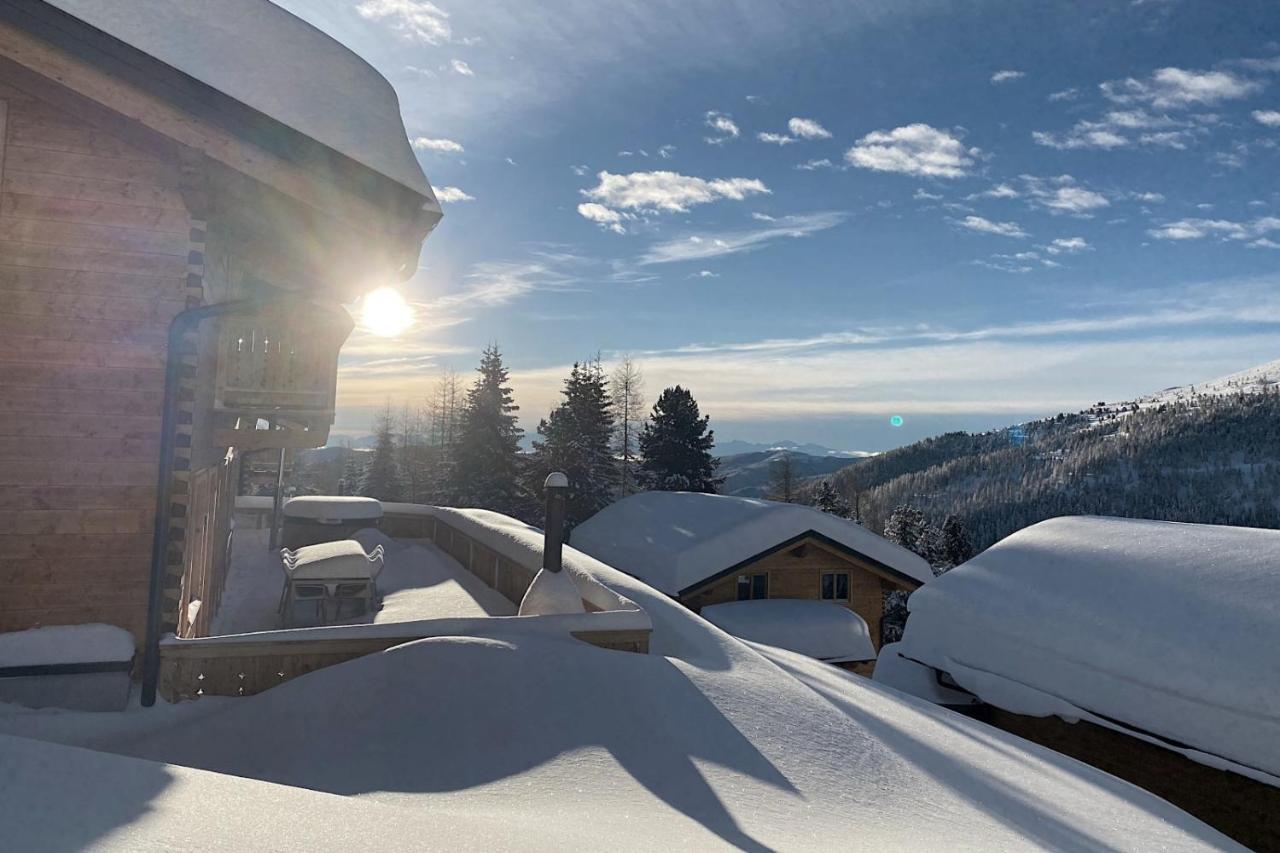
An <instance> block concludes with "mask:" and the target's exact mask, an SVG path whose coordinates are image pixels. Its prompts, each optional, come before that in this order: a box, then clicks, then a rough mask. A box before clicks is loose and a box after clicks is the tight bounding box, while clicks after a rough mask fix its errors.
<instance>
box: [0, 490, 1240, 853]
mask: <svg viewBox="0 0 1280 853" xmlns="http://www.w3.org/2000/svg"><path fill="white" fill-rule="evenodd" d="M388 511H391V510H390V508H388ZM442 512H447V513H448V517H449V519H450V523H453V524H460V523H462V522H464V521H465V522H466V523H467V524H468V525H470V526H474V527H475V528H477V529H478V530H479V529H481V528H483V529H485V530H492V531H493V532H494V535H493V536H491V537H488V539H489V541H492V542H494V543H495V544H497V545H499V546H501V547H504V548H506V549H508V550H509V551H510V552H512V553H517V552H519V551H521V550H523V549H525V548H527V547H530V546H531V545H532V543H533V542H535V541H536V537H534V536H532V535H530V534H529V528H527V527H526V526H523V525H519V523H517V522H510V523H503V522H501V521H500V520H501V518H502V517H501V516H495V514H494V513H484V512H481V511H442ZM480 532H483V531H480ZM468 535H471V533H470V532H468ZM565 556H566V561H565V565H566V570H571V571H574V572H578V571H584V572H588V573H590V575H591V576H592V577H593V579H594V580H595V582H597V583H600V584H602V585H607V586H608V587H609V588H611V590H613V592H614V594H616V595H618V596H620V597H624V598H626V599H628V600H633V601H635V602H636V603H637V604H639V605H640V606H641V607H643V608H644V609H645V611H647V612H648V613H649V614H650V615H651V617H652V620H653V638H652V641H653V645H652V653H651V654H648V655H644V654H627V653H621V652H615V651H607V650H604V649H598V648H595V647H593V646H589V645H586V644H584V643H581V642H578V641H576V640H573V639H570V638H569V637H567V636H563V635H561V636H554V635H551V634H547V633H545V632H537V631H535V630H533V628H532V626H530V625H525V626H523V628H522V626H521V624H520V620H510V619H507V620H504V619H490V620H487V621H486V622H485V623H484V624H485V626H486V627H487V628H488V629H489V630H490V633H481V634H469V635H458V634H452V635H449V636H440V637H433V638H431V639H427V640H422V641H417V642H411V643H407V644H404V645H401V646H397V647H395V648H393V649H390V650H388V651H386V652H383V653H379V654H372V655H367V656H365V657H362V658H359V659H356V660H352V661H348V662H346V663H342V664H337V665H335V666H331V667H328V668H325V669H322V670H319V671H317V672H313V673H310V674H308V675H307V676H306V677H304V678H297V679H294V680H292V681H289V682H287V683H285V684H282V685H280V686H278V687H275V688H272V689H271V690H268V691H266V692H264V693H260V694H258V695H256V696H251V697H247V698H228V699H219V698H217V697H215V698H205V699H201V700H199V701H195V702H184V703H181V704H179V705H174V706H166V705H164V704H163V703H161V704H160V705H157V706H156V707H155V708H151V709H146V710H145V711H135V712H133V713H119V714H103V713H96V714H85V713H65V712H63V713H39V712H21V711H19V712H16V713H10V712H7V709H4V708H0V732H7V733H11V734H17V735H25V736H27V737H38V738H42V739H46V740H55V741H61V742H65V743H71V744H81V745H89V746H93V747H95V748H100V749H107V750H111V751H113V752H123V753H127V754H130V755H132V756H134V757H137V758H144V759H149V760H151V761H163V762H166V764H164V765H157V764H141V763H135V762H118V761H114V760H113V759H110V758H109V757H103V756H99V755H98V754H94V753H83V752H78V751H75V750H63V752H68V753H72V752H74V753H75V756H78V757H79V758H82V759H84V760H83V761H75V763H72V762H73V760H74V757H73V756H67V757H66V758H63V757H61V756H58V755H53V754H51V752H52V751H51V752H49V753H46V754H44V755H43V756H36V757H24V752H23V751H22V745H26V744H30V743H31V742H30V741H21V740H18V739H10V740H6V739H4V738H0V768H4V770H5V771H12V772H11V775H14V777H15V778H20V779H22V780H23V782H24V784H23V785H19V786H17V788H16V789H15V796H13V797H9V798H7V799H5V798H0V818H9V820H8V821H6V823H5V825H6V826H10V825H12V826H13V827H15V829H16V831H18V832H19V833H20V834H19V835H18V836H16V837H17V838H18V839H20V841H19V842H18V846H19V847H21V848H22V849H29V848H33V849H39V848H42V847H64V846H65V847H66V848H67V849H79V848H82V847H93V849H106V850H132V849H137V848H138V847H145V846H147V845H146V844H145V843H144V842H146V841H149V840H150V839H156V838H158V839H161V840H160V841H158V842H156V843H154V844H152V845H151V846H153V847H163V846H164V840H165V839H168V840H169V841H172V839H174V838H198V839H200V843H201V844H202V845H203V846H206V847H208V848H210V849H219V850H222V849H227V850H231V849H243V848H244V847H263V846H271V847H273V848H278V849H282V850H295V849H325V850H327V849H334V848H335V847H336V848H338V849H342V847H343V845H345V846H346V847H348V848H349V847H351V846H353V845H354V846H357V847H360V848H361V849H369V850H383V849H404V848H405V847H406V846H408V847H413V846H415V844H414V843H409V844H407V845H406V843H405V841H404V839H405V837H406V836H405V835H404V834H403V833H400V832H399V830H400V828H401V827H402V826H406V825H410V826H412V828H413V832H415V833H417V835H416V836H409V837H410V838H414V837H416V838H417V843H416V846H418V847H421V846H422V845H423V842H422V839H429V841H428V842H427V843H428V846H435V847H445V848H448V849H450V850H459V851H464V853H465V851H472V850H486V851H488V850H494V851H501V850H529V849H555V850H566V851H571V850H598V849H600V848H601V847H602V846H608V847H610V848H611V849H613V850H616V851H619V853H622V851H630V850H653V849H668V850H720V849H757V850H758V849H782V850H843V849H847V848H848V847H849V844H850V839H851V838H856V839H857V844H858V845H859V846H862V847H867V848H874V849H877V850H926V849H929V850H932V849H946V850H955V851H978V850H982V851H985V850H993V849H999V850H1033V849H1034V850H1040V849H1081V848H1089V849H1094V848H1097V849H1102V848H1105V849H1109V850H1134V851H1137V850H1150V849H1159V850H1164V851H1183V850H1208V849H1227V850H1239V849H1242V848H1240V847H1239V846H1238V845H1235V844H1233V843H1232V842H1231V841H1230V840H1229V839H1227V838H1226V837H1224V836H1223V835H1222V834H1220V833H1218V832H1216V831H1214V830H1213V829H1210V828H1209V827H1207V826H1205V825H1204V824H1203V823H1201V822H1199V821H1197V820H1195V819H1194V818H1192V817H1191V816H1189V815H1188V814H1186V813H1185V812H1182V811H1179V810H1178V809H1177V808H1175V807H1174V806H1172V805H1170V804H1169V803H1167V802H1165V801H1163V800H1160V799H1159V798H1157V797H1155V796H1154V795H1152V794H1149V793H1147V792H1145V791H1143V790H1141V789H1139V788H1137V787H1135V786H1133V785H1130V784H1129V783H1127V782H1123V781H1121V780H1119V779H1116V778H1114V777H1112V776H1109V775H1107V774H1106V773H1103V772H1101V771H1099V770H1095V769H1093V768H1091V767H1088V766H1087V765H1084V764H1081V763H1080V762H1077V761H1074V760H1072V759H1069V758H1066V757H1064V756H1062V755H1059V754H1057V753H1055V752H1053V751H1051V750H1048V749H1045V748H1043V747H1039V746H1036V745H1033V744H1029V743H1028V742H1026V741H1024V740H1021V739H1020V738H1016V737H1014V736H1012V735H1009V734H1006V733H1004V732H1000V731H997V730H995V729H992V728H990V727H987V726H984V725H982V724H980V723H977V722H974V721H972V720H969V719H966V718H964V717H960V716H958V715H956V714H954V713H952V712H950V711H946V710H944V709H941V708H938V707H936V706H933V705H931V704H928V703H926V702H922V701H919V700H916V699H912V698H910V697H906V696H903V695H902V694H899V693H897V692H896V691H894V690H891V689H888V688H885V687H882V686H880V685H877V684H875V683H873V682H871V681H868V680H867V679H863V678H858V677H856V676H853V675H851V674H849V673H845V672H841V671H840V670H838V669H836V668H835V667H831V666H828V665H826V664H823V663H821V662H819V661H816V660H813V659H812V658H807V657H804V656H802V655H797V654H795V653H793V652H787V651H784V650H782V649H776V648H769V647H766V646H755V645H748V644H745V643H743V642H741V641H739V640H737V639H735V638H733V637H732V636H729V635H728V634H726V633H724V632H723V631H719V630H717V629H716V628H714V627H713V626H711V625H710V624H708V623H707V622H706V621H705V620H703V619H701V618H699V617H698V616H696V615H694V614H693V613H691V612H690V611H688V610H687V609H686V608H685V607H683V606H682V605H680V604H679V603H677V602H675V601H672V600H671V599H670V598H669V597H667V596H665V595H663V594H661V593H658V592H656V591H654V590H653V589H652V588H650V587H647V586H646V585H645V584H643V583H641V582H640V581H637V580H635V579H634V578H629V577H627V576H625V575H622V574H621V573H619V572H617V571H614V570H613V569H610V568H609V567H608V566H605V565H603V564H601V563H599V562H598V561H596V560H593V559H592V558H590V557H587V556H586V555H583V554H580V553H578V552H577V551H575V550H574V549H572V548H566V549H565ZM593 615H594V616H599V615H600V614H586V615H585V617H583V618H587V617H591V616H593ZM527 621H531V620H527ZM130 718H132V719H130ZM15 744H17V746H15ZM317 744H319V745H322V748H318V747H317ZM495 744H497V745H495ZM15 750H18V751H17V752H15ZM15 754H16V755H17V756H18V757H17V759H16V760H15V759H14V758H12V757H11V756H14V755H15ZM89 756H93V757H94V758H95V761H93V762H90V761H89V760H88V757H89ZM176 765H184V766H183V767H178V766H176ZM192 767H194V768H201V769H204V770H214V771H219V772H222V773H229V774H233V776H209V775H207V774H200V773H199V771H198V770H190V769H186V768H192ZM851 767H852V768H854V771H853V772H851V769H850V768H851ZM13 768H17V769H16V770H14V769H13ZM64 768H65V769H66V772H65V773H64V772H63V769H64ZM197 776H199V778H196V777H197ZM233 777H235V778H233ZM240 777H243V778H240ZM37 779H38V780H40V781H41V784H39V785H36V784H35V782H34V781H33V780H37ZM60 779H65V780H66V782H67V790H66V791H61V790H59V789H58V788H57V780H60ZM120 780H123V781H120ZM253 780H259V781H256V782H255V781H253ZM263 782H275V783H279V784H281V785H287V786H290V787H289V788H282V787H278V786H275V785H264V784H263ZM301 787H306V788H310V789H312V790H311V791H299V790H298V788H301ZM18 789H21V790H18ZM237 791H238V792H239V793H237ZM28 792H30V793H28ZM319 792H328V793H327V794H325V793H319ZM333 794H343V795H347V796H346V797H333V796H332V795H333ZM193 795H199V796H203V797H204V798H205V800H204V802H202V803H201V802H198V801H196V799H195V796H193ZM236 796H239V798H240V799H239V800H237V799H235V797H236ZM264 804H265V805H266V806H269V808H260V806H262V805H264ZM26 809H30V810H31V811H30V813H29V814H27V813H24V810H26ZM271 809H278V810H279V812H280V815H279V818H278V819H276V820H273V819H272V818H271V817H270V810H271ZM379 814H380V815H381V816H380V817H379ZM299 816H301V817H299ZM350 821H358V822H357V823H354V824H350V825H352V826H354V827H355V829H354V830H351V829H347V828H345V827H346V826H347V825H348V822H350ZM406 822H407V823H406ZM427 822H431V823H432V824H434V825H433V826H428V825H427ZM77 827H79V828H80V829H79V830H76V828H77ZM330 827H332V828H333V829H332V831H331V833H328V832H327V830H329V828H330ZM76 831H79V832H82V833H83V834H81V835H76V834H75V832H76ZM499 831H503V832H502V834H500V832H499ZM166 832H167V835H166V834H165V833H166ZM330 835H331V837H332V838H333V839H335V840H334V842H333V843H328V838H329V837H330ZM317 836H319V842H321V843H317V841H316V839H317ZM353 836H356V839H355V840H354V841H353ZM6 837H7V836H6ZM67 838H70V839H72V840H73V841H75V842H76V843H75V844H65V845H64V844H61V843H59V842H62V841H63V840H64V839H67ZM46 840H50V843H44V842H45V841H46ZM27 842H30V843H27ZM237 842H238V843H237ZM148 849H149V848H148Z"/></svg>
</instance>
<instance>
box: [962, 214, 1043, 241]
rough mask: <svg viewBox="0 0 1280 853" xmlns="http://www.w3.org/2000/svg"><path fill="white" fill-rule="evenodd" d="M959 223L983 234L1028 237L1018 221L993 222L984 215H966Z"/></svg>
mask: <svg viewBox="0 0 1280 853" xmlns="http://www.w3.org/2000/svg"><path fill="white" fill-rule="evenodd" d="M956 224H957V225H959V226H961V227H963V228H968V229H969V230H970V231H979V232H981V233H983V234H997V235H999V236H1001V237H1026V236H1028V235H1027V232H1026V231H1023V230H1022V226H1021V225H1019V224H1018V223H1016V222H993V221H991V220H990V219H987V218H985V217H982V216H966V217H965V218H964V219H961V220H959V221H957V222H956Z"/></svg>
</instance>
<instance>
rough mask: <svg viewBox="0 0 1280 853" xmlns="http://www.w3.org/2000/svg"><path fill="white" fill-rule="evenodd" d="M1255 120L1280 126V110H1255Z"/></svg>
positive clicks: (1259, 122) (1268, 125) (1272, 125)
mask: <svg viewBox="0 0 1280 853" xmlns="http://www.w3.org/2000/svg"><path fill="white" fill-rule="evenodd" d="M1252 115H1253V120H1254V121H1256V122H1257V123H1258V124H1265V125H1266V126H1267V127H1280V110H1254V111H1253V113H1252Z"/></svg>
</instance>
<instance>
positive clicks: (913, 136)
mask: <svg viewBox="0 0 1280 853" xmlns="http://www.w3.org/2000/svg"><path fill="white" fill-rule="evenodd" d="M979 153H980V152H979V151H978V149H976V148H969V149H966V148H965V147H964V144H963V143H962V142H961V141H960V140H959V139H957V138H956V137H955V136H952V135H951V134H950V133H948V132H946V131H944V130H938V129H937V128H935V127H931V126H929V125H927V124H908V125H905V126H903V127H897V128H894V129H893V130H889V131H885V130H876V131H872V132H871V133H868V134H867V135H866V136H864V137H862V138H861V139H860V140H858V141H857V143H855V144H854V146H853V147H852V148H850V149H849V150H848V151H846V152H845V155H844V156H845V159H846V160H847V161H849V163H850V164H851V165H853V166H856V167H858V168H860V169H873V170H875V171H877V172H899V173H901V174H904V175H917V176H921V177H929V178H960V177H963V176H965V175H966V174H968V167H970V166H972V165H973V158H974V157H976V156H977V155H978V154H979Z"/></svg>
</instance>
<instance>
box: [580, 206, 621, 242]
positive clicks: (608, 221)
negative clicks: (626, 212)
mask: <svg viewBox="0 0 1280 853" xmlns="http://www.w3.org/2000/svg"><path fill="white" fill-rule="evenodd" d="M578 215H579V216H581V217H582V218H584V219H590V220H591V221H592V222H595V223H597V224H598V225H602V226H604V227H605V228H607V229H608V230H610V231H612V232H613V233H615V234H625V233H627V229H626V228H625V227H624V226H623V224H622V219H623V214H621V213H619V212H618V211H616V210H612V209H610V208H608V207H605V206H604V205H603V204H597V203H596V202H594V201H588V202H584V203H582V204H580V205H578Z"/></svg>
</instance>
